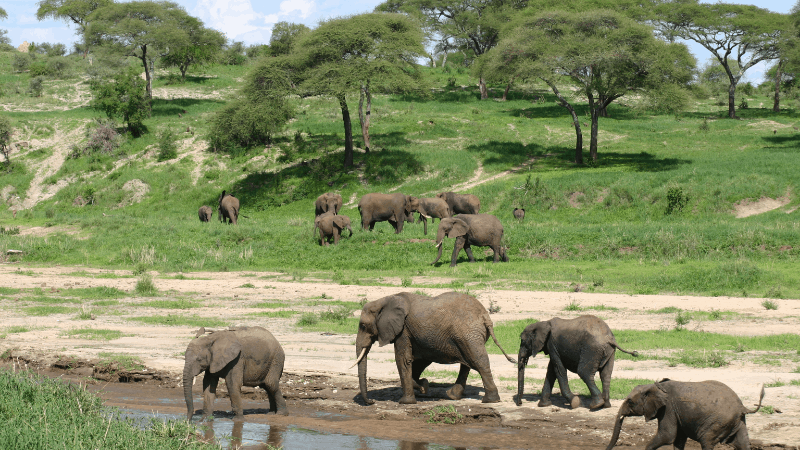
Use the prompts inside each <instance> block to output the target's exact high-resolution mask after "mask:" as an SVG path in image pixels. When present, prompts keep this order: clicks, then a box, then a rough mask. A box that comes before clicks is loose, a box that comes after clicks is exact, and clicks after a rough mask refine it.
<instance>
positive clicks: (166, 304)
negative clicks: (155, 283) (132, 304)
mask: <svg viewBox="0 0 800 450" xmlns="http://www.w3.org/2000/svg"><path fill="white" fill-rule="evenodd" d="M138 306H145V307H149V308H159V309H192V308H201V307H202V305H201V304H200V303H199V302H197V301H193V300H187V299H175V300H150V301H147V302H142V303H139V304H138Z"/></svg>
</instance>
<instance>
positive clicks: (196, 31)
mask: <svg viewBox="0 0 800 450" xmlns="http://www.w3.org/2000/svg"><path fill="white" fill-rule="evenodd" d="M184 23H185V25H184V28H185V31H186V33H187V35H188V40H189V43H188V45H183V46H179V47H177V48H175V49H171V50H170V52H169V53H168V54H167V55H165V56H163V57H162V58H161V61H160V62H161V65H162V66H164V67H177V68H178V70H180V72H181V81H184V80H185V79H186V72H187V71H188V70H189V69H190V68H197V67H204V66H207V65H208V64H210V63H212V62H213V61H214V60H216V59H217V57H218V55H219V53H220V52H221V51H222V46H223V45H224V44H225V36H224V35H223V34H222V33H220V32H219V31H217V30H214V29H210V28H205V27H203V24H202V22H200V21H199V20H196V19H194V18H192V20H186V21H185V22H184Z"/></svg>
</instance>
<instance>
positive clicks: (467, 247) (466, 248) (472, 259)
mask: <svg viewBox="0 0 800 450" xmlns="http://www.w3.org/2000/svg"><path fill="white" fill-rule="evenodd" d="M464 251H465V252H466V253H467V257H468V258H469V262H475V257H474V256H472V246H471V245H469V241H467V240H466V239H465V240H464Z"/></svg>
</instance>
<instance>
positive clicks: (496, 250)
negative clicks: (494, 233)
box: [492, 245, 500, 263]
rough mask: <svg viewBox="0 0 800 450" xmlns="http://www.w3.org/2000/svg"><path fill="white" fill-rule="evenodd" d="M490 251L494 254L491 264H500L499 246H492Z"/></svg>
mask: <svg viewBox="0 0 800 450" xmlns="http://www.w3.org/2000/svg"><path fill="white" fill-rule="evenodd" d="M492 251H493V252H494V261H492V262H496V263H497V262H500V246H499V245H492Z"/></svg>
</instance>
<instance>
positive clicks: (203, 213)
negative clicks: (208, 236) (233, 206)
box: [197, 205, 214, 222]
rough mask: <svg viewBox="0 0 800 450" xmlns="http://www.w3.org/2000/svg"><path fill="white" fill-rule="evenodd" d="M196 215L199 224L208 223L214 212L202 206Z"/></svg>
mask: <svg viewBox="0 0 800 450" xmlns="http://www.w3.org/2000/svg"><path fill="white" fill-rule="evenodd" d="M197 215H198V216H200V222H208V221H209V220H211V216H213V215H214V211H213V210H212V209H211V208H210V207H208V206H206V205H203V206H201V207H200V209H199V210H197Z"/></svg>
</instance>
